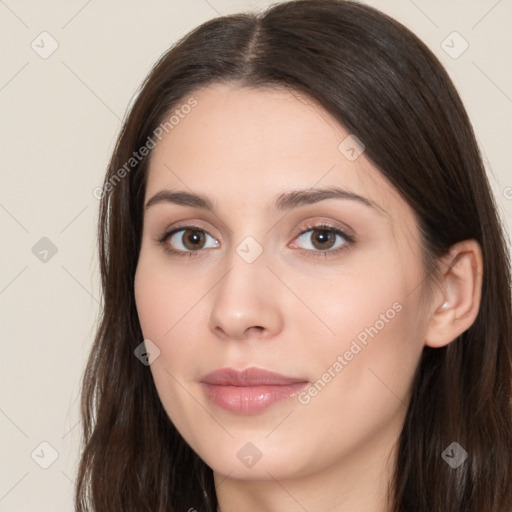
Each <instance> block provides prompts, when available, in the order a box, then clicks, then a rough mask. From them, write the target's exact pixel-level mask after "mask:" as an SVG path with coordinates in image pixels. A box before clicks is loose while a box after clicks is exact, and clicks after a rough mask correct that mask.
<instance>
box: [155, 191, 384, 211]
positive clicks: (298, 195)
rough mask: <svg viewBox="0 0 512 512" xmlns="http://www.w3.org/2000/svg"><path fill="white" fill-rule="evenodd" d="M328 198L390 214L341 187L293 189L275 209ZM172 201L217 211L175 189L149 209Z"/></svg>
mask: <svg viewBox="0 0 512 512" xmlns="http://www.w3.org/2000/svg"><path fill="white" fill-rule="evenodd" d="M326 199H344V200H351V201H357V202H359V203H361V204H363V205H365V206H367V207H369V208H372V209H375V210H380V212H383V213H385V214H386V215H389V214H388V213H387V212H386V210H384V209H383V208H382V207H381V206H380V205H379V204H377V203H376V202H375V201H372V200H371V199H368V198H366V197H363V196H360V195H358V194H356V193H354V192H350V191H348V190H344V189H342V188H339V187H329V188H308V189H301V190H293V191H291V192H286V193H283V194H281V195H279V196H278V197H277V199H276V202H275V209H276V210H278V211H286V210H291V209H293V208H299V207H301V206H306V205H309V204H314V203H318V202H320V201H325V200H326ZM161 203H172V204H177V205H182V206H192V207H195V208H200V209H202V210H206V211H209V212H212V213H214V212H215V205H214V202H213V201H212V200H211V199H210V198H209V197H207V196H205V195H203V194H195V193H190V192H185V191H175V190H169V189H164V190H161V191H160V192H157V193H156V194H155V195H154V196H153V197H152V198H151V199H149V200H148V202H147V203H146V206H145V209H146V210H147V209H148V208H150V207H151V206H153V205H155V204H161Z"/></svg>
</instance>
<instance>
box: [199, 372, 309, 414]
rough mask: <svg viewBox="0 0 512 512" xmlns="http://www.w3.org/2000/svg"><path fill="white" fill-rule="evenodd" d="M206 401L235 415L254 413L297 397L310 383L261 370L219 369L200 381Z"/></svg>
mask: <svg viewBox="0 0 512 512" xmlns="http://www.w3.org/2000/svg"><path fill="white" fill-rule="evenodd" d="M201 384H202V386H203V390H204V392H205V394H206V396H207V398H208V399H209V400H210V401H211V402H213V403H214V404H215V405H218V406H219V407H221V408H223V409H225V410H227V411H230V412H232V413H238V414H256V413H258V412H262V411H264V410H265V409H267V408H268V407H270V406H271V405H274V404H275V403H277V402H279V401H282V400H286V399H287V398H291V397H292V396H294V395H296V394H297V393H299V392H300V390H301V389H303V388H304V387H305V386H306V385H307V384H309V381H308V380H306V379H302V378H294V377H287V376H285V375H281V374H279V373H275V372H271V371H269V370H264V369H261V368H254V367H253V368H247V369H245V370H236V369H234V368H221V369H219V370H215V371H213V372H211V373H209V374H208V375H206V376H205V377H203V379H202V380H201Z"/></svg>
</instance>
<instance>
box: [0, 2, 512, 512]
mask: <svg viewBox="0 0 512 512" xmlns="http://www.w3.org/2000/svg"><path fill="white" fill-rule="evenodd" d="M270 3H271V2H267V1H259V2H257V1H249V0H237V1H235V0H188V1H178V0H167V1H163V0H162V1H158V0H151V1H145V2H142V0H138V1H133V0H132V1H126V0H125V1H124V2H121V0H115V1H114V0H110V1H103V2H100V1H98V0H92V1H91V0H89V1H87V0H72V1H67V2H58V1H56V0H53V1H46V2H35V1H32V2H29V1H18V2H16V1H14V0H0V46H1V48H2V63H1V68H0V109H1V113H2V114H1V122H0V140H1V147H2V151H1V152H0V169H1V172H2V188H1V192H0V222H1V226H2V230H3V239H4V244H3V247H4V249H3V253H2V260H1V265H0V268H1V272H0V302H1V308H2V324H1V325H2V347H3V350H2V358H1V371H0V383H1V390H2V393H1V397H0V429H1V430H0V432H1V437H0V439H1V447H0V459H1V460H2V469H1V475H0V511H1V512H19V511H22V510H23V511H24V512H32V511H34V512H35V511H37V512H45V511H47V512H55V511H60V510H62V511H64V510H72V508H73V506H72V492H73V481H74V478H75V470H76V460H77V447H78V441H79V436H80V428H79V424H78V410H77V398H78V393H79V381H80V377H81V373H82V370H83V367H84V363H85V357H86V354H87V352H88V350H89V347H90V344H91V341H92V336H93V333H94V326H95V321H96V317H97V313H98V305H99V297H100V293H99V279H98V265H97V260H96V246H95V226H96V219H97V208H98V201H97V200H96V199H95V197H94V196H93V190H94V188H95V187H97V186H99V185H100V184H101V181H102V176H103V173H104V171H105V168H106V164H107V160H108V158H109V155H110V152H111V151H112V149H113V144H114V141H115V138H116V136H117V133H118V131H119V128H120V125H121V119H122V118H123V116H124V114H125V111H126V109H127V106H128V104H130V102H131V101H132V98H133V95H134V93H135V91H136V89H137V87H138V86H139V84H140V82H141V81H142V79H143V78H144V77H145V75H146V73H147V72H148V71H149V69H150V67H151V66H152V64H153V63H154V62H155V60H156V59H157V58H158V57H159V56H160V55H161V53H163V51H164V50H166V49H167V48H168V47H169V46H170V45H171V43H172V42H173V41H175V40H176V39H177V38H179V37H181V36H182V35H184V34H185V33H187V32H188V31H189V30H191V29H192V28H194V27H195V26H197V25H198V24H200V23H202V22H203V21H206V20H208V19H210V18H212V17H215V16H217V15H221V14H228V13H232V12H236V11H241V10H246V9H262V8H264V7H265V6H266V5H269V4H270ZM367 3H369V4H371V5H374V6H376V7H378V8H380V9H381V10H383V11H385V12H387V13H389V14H391V15H392V16H393V17H395V18H396V19H398V20H399V21H401V22H402V23H404V24H405V25H406V26H408V27H409V28H411V29H412V30H413V31H414V32H415V33H416V34H417V35H418V36H420V38H421V39H423V40H424V41H425V42H426V43H427V45H429V46H430V48H432V49H433V51H434V52H435V53H436V54H437V55H438V56H439V58H440V59H441V61H442V62H443V63H444V65H445V66H446V67H447V69H448V70H449V73H450V75H451V76H452V78H453V79H454V81H455V84H456V85H457V87H458V89H459V91H460V93H461V95H462V98H463V100H464V102H465V104H466V107H467V109H468V111H469V115H470V117H471V119H472V120H473V123H474V127H475V131H476V134H477V137H478V140H479V142H480V144H481V147H482V148H483V154H484V157H485V160H486V164H487V167H488V171H489V175H490V180H491V183H492V186H493V190H494V192H495V195H496V199H497V202H498V206H499V208H500V211H501V214H502V216H503V218H504V219H505V221H506V224H507V226H508V229H510V226H511V225H512V171H511V167H510V148H511V143H512V116H511V113H512V72H511V66H510V53H511V52H510V50H511V46H512V30H511V20H512V2H511V1H510V0H478V1H476V0H474V1H463V0H450V1H447V0H438V1H426V0H414V1H412V0H393V1H382V0H380V1H379V0H375V1H368V2H367ZM43 31H46V32H48V33H49V34H50V36H39V34H41V32H43ZM453 31H457V32H458V33H459V34H460V35H461V36H462V38H464V40H466V41H467V42H468V43H469V47H468V49H467V50H466V51H465V52H464V53H463V54H462V55H460V57H458V58H452V57H451V56H450V55H448V54H447V53H446V52H445V51H444V50H443V48H442V47H441V43H442V41H443V40H445V39H446V38H447V36H448V35H449V34H451V33H452V32H453ZM454 37H455V39H454ZM52 40H55V41H56V42H57V43H58V48H57V50H56V51H55V52H54V53H53V54H52V55H50V56H48V57H47V58H46V59H43V58H42V57H41V56H40V53H44V52H48V51H49V50H50V49H51V45H52V44H55V43H52ZM33 41H34V43H33V44H34V46H35V47H36V48H37V51H38V52H39V53H37V52H36V51H35V50H34V49H33V48H32V47H31V44H32V42H33ZM447 41H448V44H450V45H451V46H453V47H454V49H451V50H450V51H451V52H452V53H453V52H454V51H457V50H460V49H462V46H461V44H464V43H463V41H462V40H461V39H460V38H458V36H451V38H449V39H448V40H447ZM452 41H453V42H452ZM507 63H508V64H507ZM43 237H47V238H48V239H49V240H51V242H52V244H54V246H55V247H56V249H57V252H56V254H55V255H53V256H52V253H51V252H49V253H48V255H46V258H47V261H46V262H43V261H40V259H39V258H41V257H44V253H40V254H39V258H38V257H36V255H35V254H34V253H33V251H32V248H33V247H34V246H35V245H36V244H37V243H38V242H39V240H40V239H41V238H43ZM45 243H46V244H47V243H48V242H39V244H43V245H42V246H41V247H42V249H41V247H40V246H39V245H38V246H36V248H39V249H38V250H39V251H41V250H44V244H45ZM34 252H36V253H37V252H38V251H37V250H34ZM42 442H46V443H49V445H50V446H49V445H41V443H42ZM53 450H55V451H56V452H57V453H58V457H57V458H56V460H55V461H53V458H54V456H55V453H54V452H53ZM31 454H32V455H31ZM51 462H53V463H52V464H51V465H50V466H49V467H48V468H47V469H43V468H42V467H41V465H43V466H44V465H48V464H50V463H51Z"/></svg>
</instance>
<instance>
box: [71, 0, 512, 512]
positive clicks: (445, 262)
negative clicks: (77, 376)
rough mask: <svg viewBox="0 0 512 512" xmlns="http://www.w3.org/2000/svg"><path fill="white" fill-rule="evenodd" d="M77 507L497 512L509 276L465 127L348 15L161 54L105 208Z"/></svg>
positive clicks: (290, 10)
mask: <svg viewBox="0 0 512 512" xmlns="http://www.w3.org/2000/svg"><path fill="white" fill-rule="evenodd" d="M99 233H100V237H99V249H100V262H101V274H102V286H103V290H104V307H103V315H102V318H101V323H100V326H99V330H98V333H97V336H96V340H95V344H94V347H93V350H92V354H91V357H90V361H89V363H88V367H87V371H86V374H85V378H84V388H83V404H82V405H83V418H84V438H85V446H84V451H83V454H82V459H81V464H80V470H79V478H78V485H77V493H76V502H77V509H78V510H79V511H86V510H87V511H93V510H94V511H102V512H104V511H110V510H112V511H114V510H115V511H121V510H122V511H138V512H140V511H144V510H147V511H151V512H156V511H162V512H163V511H189V512H190V511H194V510H196V511H215V510H220V511H222V512H234V511H237V512H238V511H244V512H251V511H263V510H265V511H274V510H286V511H294V510H308V511H310V512H314V511H326V510H329V511H342V512H346V511H355V510H364V511H375V512H377V511H379V512H381V511H389V512H409V511H411V512H412V511H414V512H418V511H419V512H423V511H424V512H427V511H428V512H431V511H439V512H441V511H443V512H455V511H457V512H459V511H465V512H477V511H478V512H481V511H486V512H506V511H509V510H510V509H511V504H512V474H511V468H512V448H511V439H512V416H511V396H512V391H511V387H512V375H511V367H512V350H511V348H512V347H511V342H512V332H511V320H510V313H511V303H510V289H509V282H510V273H509V261H508V256H507V253H506V250H505V244H504V240H503V234H502V228H501V226H500V223H499V220H498V217H497V214H496V209H495V205H494V202H493V199H492V195H491V193H490V188H489V184H488V182H487V179H486V176H485V170H484V167H483V164H482V160H481V157H480V154H479V152H478V149H477V144H476V142H475V138H474V135H473V131H472V128H471V124H470V121H469V120H468V117H467V115H466V112H465V110H464V107H463V105H462V103H461V100H460V98H459V96H458V95H457V93H456V91H455V89H454V87H453V85H452V83H451V81H450V80H449V78H448V76H447V74H446V72H445V71H444V70H443V69H442V67H441V66H440V64H439V62H438V61H437V60H436V58H435V57H434V56H433V54H432V53H431V52H430V51H429V50H428V49H427V48H426V47H425V45H424V44H422V43H421V42H420V41H419V40H418V39H417V38H416V37H415V36H414V35H413V34H411V33H410V32H409V31H408V30H407V29H406V28H404V27H403V26H402V25H400V24H399V23H397V22H396V21H393V20H391V19H390V18H388V17H387V16H385V15H383V14H382V13H380V12H378V11H376V10H374V9H372V8H370V7H367V6H363V5H359V4H356V3H352V2H345V1H338V0H315V1H311V0H302V1H296V2H285V3H282V4H278V5H276V6H274V7H272V8H270V9H269V10H267V11H266V12H265V13H263V14H260V15H253V14H240V15H233V16H226V17H221V18H218V19H214V20H212V21H209V22H207V23H205V24H203V25H202V26H200V27H199V28H197V29H196V30H194V31H193V32H192V33H190V34H189V35H187V36H186V37H185V38H183V39H182V40H181V41H179V42H178V43H177V44H176V45H175V46H174V47H173V48H171V49H170V50H169V51H168V52H167V53H166V54H165V55H164V56H163V57H162V59H161V60H160V61H159V62H158V63H157V65H156V66H155V67H154V69H153V70H152V72H151V73H150V75H149V77H148V78H147V80H146V82H145V83H144V85H143V87H142V90H141V92H140V94H139V96H138V98H137V100H136V102H135V104H134V106H133V108H132V109H131V112H130V114H129V116H128V118H127V120H126V122H125V124H124V127H123V130H122V133H121V135H120V137H119V140H118V143H117V146H116V148H115V151H114V154H113V157H112V160H111V163H110V166H109V169H108V172H107V175H106V177H105V184H104V187H103V192H102V202H101V215H100V221H99Z"/></svg>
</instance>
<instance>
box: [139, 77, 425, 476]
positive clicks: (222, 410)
mask: <svg viewBox="0 0 512 512" xmlns="http://www.w3.org/2000/svg"><path fill="white" fill-rule="evenodd" d="M193 97H194V98H195V100H196V101H197V105H196V106H195V107H194V108H193V109H191V110H190V112H189V113H188V114H187V115H185V116H183V117H182V118H180V120H179V123H178V124H176V125H175V126H174V127H173V129H172V130H170V131H169V133H168V134H167V135H165V137H163V138H162V140H161V141H160V142H158V143H157V146H156V147H155V149H154V150H153V151H152V154H151V161H150V166H149V170H148V181H147V187H146V196H145V204H146V207H145V211H144V228H143V238H142V245H141V252H140V257H139V262H138V267H137V272H136V276H135V296H136V303H137V310H138V315H139V320H140V324H141V328H142V332H143V334H144V338H145V339H149V340H151V342H152V343H153V344H154V345H156V346H157V347H158V350H159V351H160V354H159V356H158V357H157V358H156V359H155V360H154V361H153V362H152V364H151V366H150V369H151V372H152V376H153V378H154V382H155V385H156V389H157V391H158V394H159V397H160V399H161V401H162V404H163V407H164V408H165V410H166V412H167V414H168V416H169V417H170V419H171V420H172V422H173V423H174V425H175V426H176V428H177V429H178V431H179V432H180V433H181V435H182V436H183V438H184V439H185V440H186V441H187V443H188V444H189V445H190V446H191V447H192V448H193V449H194V450H195V451H196V452H197V453H198V454H199V456H200V457H201V458H202V459H203V460H204V461H205V462H206V463H207V464H208V465H209V466H210V467H211V468H213V470H214V471H215V472H216V473H217V474H222V475H230V476H231V477H233V478H240V479H269V478H270V477H269V474H271V475H272V476H273V477H274V478H278V479H286V478H294V477H301V476H304V475H308V474H312V473H319V472H322V471H324V470H325V469H327V468H329V467H336V466H340V467H341V466H343V465H347V464H349V463H350V462H351V461H352V462H353V461H354V460H356V459H357V460H358V461H367V462H368V464H370V461H371V460H372V458H373V457H375V455H376V454H384V453H386V452H387V451H388V450H389V448H390V446H391V444H392V443H393V442H394V441H396V439H397V437H398V434H399V431H400V428H401V425H402V423H403V420H404V417H405V412H406V404H407V402H408V399H409V392H410V388H411V381H412V378H413V374H414V371H415V368H416V365H417V363H418V361H419V358H420V355H421V350H422V348H423V333H424V330H425V327H426V322H425V320H424V319H423V318H424V316H425V315H424V314H423V313H424V311H422V307H424V306H422V300H421V298H422V297H421V293H422V282H423V279H424V270H423V268H422V264H421V248H420V238H419V231H418V227H417V222H416V220H415V217H414V214H413V212H412V210H411V209H410V208H409V206H408V205H407V204H406V203H405V202H404V201H403V200H402V199H401V197H400V196H399V195H398V193H397V192H396V190H395V189H394V188H393V187H392V186H391V185H390V184H389V183H388V182H387V181H386V180H385V178H384V177H383V176H382V175H381V174H380V173H379V171H378V170H377V169H376V168H375V167H374V166H373V165H372V164H371V163H370V162H369V161H368V160H367V159H366V157H365V153H364V151H363V152H362V153H361V154H360V155H359V156H358V153H359V151H360V150H361V149H363V148H362V147H361V146H358V145H357V141H355V140H354V139H353V138H352V137H351V136H350V134H349V133H348V132H347V131H346V130H345V129H344V128H343V127H342V126H340V125H339V124H338V123H337V122H336V121H335V120H334V119H333V118H332V117H331V116H330V115H329V114H328V113H327V112H325V111H324V110H322V109H321V108H320V107H319V106H317V105H316V104H315V103H314V102H313V101H312V100H308V99H306V98H305V97H302V96H299V95H298V94H293V93H290V92H287V91H284V90H276V89H273V90H270V89H249V88H239V87H235V86H228V85H219V84H216V85H212V86H209V87H207V88H205V89H202V90H199V91H196V92H195V93H194V94H193ZM186 101H187V100H186V99H185V101H184V103H186ZM347 137H349V138H348V139H347ZM198 196H199V197H198ZM201 199H202V200H203V201H201Z"/></svg>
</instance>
